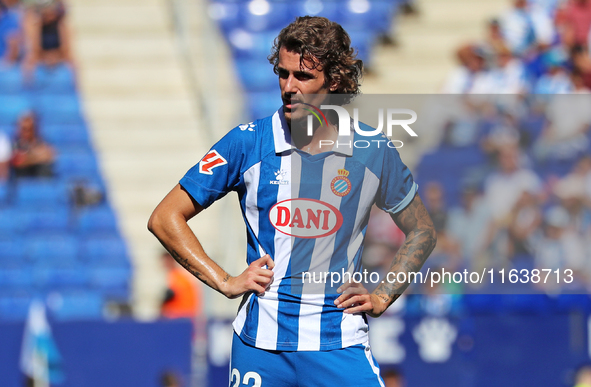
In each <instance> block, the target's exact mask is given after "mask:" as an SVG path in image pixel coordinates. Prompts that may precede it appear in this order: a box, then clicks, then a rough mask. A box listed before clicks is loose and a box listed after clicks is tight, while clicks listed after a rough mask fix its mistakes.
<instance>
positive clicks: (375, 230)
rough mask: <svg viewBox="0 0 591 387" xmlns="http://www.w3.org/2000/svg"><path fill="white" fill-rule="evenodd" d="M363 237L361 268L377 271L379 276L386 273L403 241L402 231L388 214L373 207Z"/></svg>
mask: <svg viewBox="0 0 591 387" xmlns="http://www.w3.org/2000/svg"><path fill="white" fill-rule="evenodd" d="M365 237H366V244H365V249H363V268H364V269H367V270H368V271H370V272H374V271H375V272H378V273H379V274H380V276H381V275H382V274H385V273H387V272H388V269H389V268H390V266H391V265H392V261H393V260H394V255H395V254H396V252H397V251H398V249H399V248H400V246H402V244H403V243H404V238H405V235H404V233H403V232H402V231H401V230H400V229H399V228H398V227H397V226H396V223H394V222H392V218H391V217H390V214H388V213H386V212H384V211H381V210H379V209H378V208H377V207H374V208H372V211H371V216H370V218H369V223H368V226H367V232H366V234H365ZM368 285H371V284H368ZM370 287H371V286H370ZM368 290H369V289H368ZM370 291H371V290H370Z"/></svg>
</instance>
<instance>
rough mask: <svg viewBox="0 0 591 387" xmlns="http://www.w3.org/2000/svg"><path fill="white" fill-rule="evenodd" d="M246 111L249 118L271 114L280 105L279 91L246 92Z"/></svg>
mask: <svg viewBox="0 0 591 387" xmlns="http://www.w3.org/2000/svg"><path fill="white" fill-rule="evenodd" d="M246 99H247V104H248V111H249V113H250V114H249V115H250V118H251V119H258V118H262V117H267V116H270V115H272V114H273V113H275V112H276V111H277V109H279V108H280V107H281V104H282V102H281V96H280V94H279V92H277V91H273V92H259V93H248V94H247V96H246Z"/></svg>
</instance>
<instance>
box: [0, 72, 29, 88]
mask: <svg viewBox="0 0 591 387" xmlns="http://www.w3.org/2000/svg"><path fill="white" fill-rule="evenodd" d="M24 89H25V81H24V77H23V73H22V71H21V68H20V66H11V67H9V68H1V69H0V93H2V94H9V93H20V92H22V91H24Z"/></svg>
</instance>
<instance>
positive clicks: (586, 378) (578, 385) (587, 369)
mask: <svg viewBox="0 0 591 387" xmlns="http://www.w3.org/2000/svg"><path fill="white" fill-rule="evenodd" d="M574 387H591V365H590V364H585V365H583V366H581V367H579V368H578V369H577V372H576V373H575V383H574Z"/></svg>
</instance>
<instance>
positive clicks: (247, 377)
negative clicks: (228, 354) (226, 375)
mask: <svg viewBox="0 0 591 387" xmlns="http://www.w3.org/2000/svg"><path fill="white" fill-rule="evenodd" d="M251 380H254V384H253V385H252V386H250V387H261V385H262V384H263V381H262V379H261V375H259V374H258V373H256V372H254V371H250V372H247V373H245V374H244V379H242V385H244V386H248V385H249V383H250V381H251ZM239 385H240V371H238V370H237V369H236V368H234V369H233V370H232V376H231V377H230V387H238V386H239Z"/></svg>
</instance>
